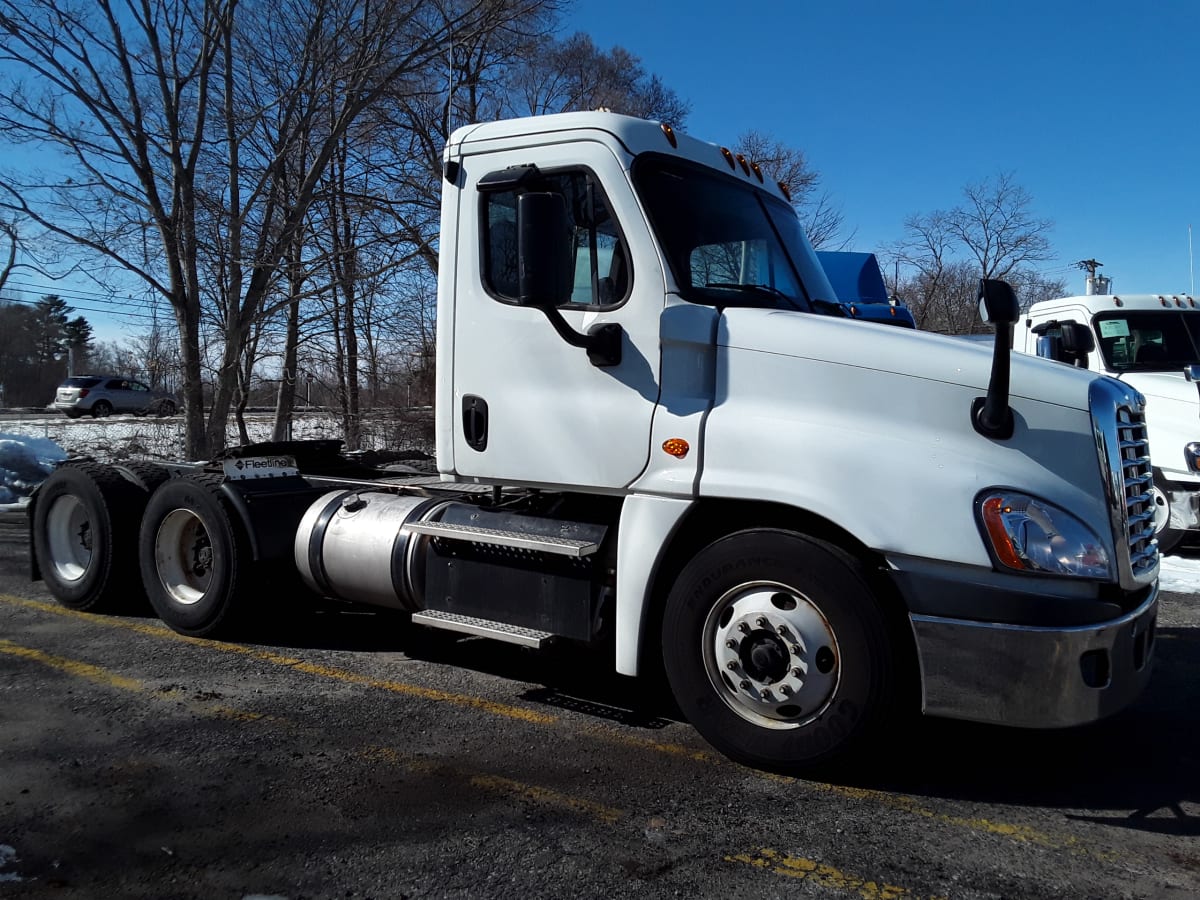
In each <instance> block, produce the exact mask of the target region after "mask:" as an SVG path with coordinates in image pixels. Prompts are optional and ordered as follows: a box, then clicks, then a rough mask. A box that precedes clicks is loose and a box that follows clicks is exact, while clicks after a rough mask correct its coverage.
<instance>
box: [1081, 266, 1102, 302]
mask: <svg viewBox="0 0 1200 900" xmlns="http://www.w3.org/2000/svg"><path fill="white" fill-rule="evenodd" d="M1102 265H1104V263H1102V262H1097V261H1096V260H1094V259H1081V260H1080V261H1079V262H1077V263H1075V268H1077V269H1083V270H1084V271H1085V272H1087V295H1088V296H1089V297H1090V296H1091V295H1092V294H1094V293H1095V292H1096V270H1097V269H1098V268H1100V267H1101V266H1102Z"/></svg>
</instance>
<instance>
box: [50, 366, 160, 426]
mask: <svg viewBox="0 0 1200 900" xmlns="http://www.w3.org/2000/svg"><path fill="white" fill-rule="evenodd" d="M51 405H52V406H53V407H54V408H55V409H60V410H62V411H63V412H64V413H65V414H66V416H67V418H68V419H78V418H79V417H80V416H82V415H83V414H84V413H91V414H92V415H93V416H95V417H96V418H97V419H101V418H104V417H105V416H108V415H112V414H113V413H115V412H131V413H135V414H137V415H139V416H141V415H146V414H148V413H149V414H153V415H157V416H173V415H175V408H176V403H175V397H174V396H173V395H172V394H169V393H167V392H166V391H156V390H153V389H152V388H150V387H148V386H147V385H145V384H143V383H142V382H140V381H135V380H134V379H132V378H124V377H121V376H117V375H73V376H72V377H70V378H68V379H67V380H66V381H64V382H63V383H62V384H60V385H59V386H58V392H57V393H56V394H55V395H54V403H53V404H51Z"/></svg>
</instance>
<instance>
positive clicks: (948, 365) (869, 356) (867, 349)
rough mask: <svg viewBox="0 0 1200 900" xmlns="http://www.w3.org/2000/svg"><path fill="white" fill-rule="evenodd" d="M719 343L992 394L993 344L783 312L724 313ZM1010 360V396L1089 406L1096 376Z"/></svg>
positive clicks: (1022, 358)
mask: <svg viewBox="0 0 1200 900" xmlns="http://www.w3.org/2000/svg"><path fill="white" fill-rule="evenodd" d="M717 344H718V345H721V346H726V347H730V348H736V349H742V350H753V351H758V352H762V353H773V354H780V355H783V356H791V357H796V358H799V359H814V360H820V361H823V362H829V363H833V364H836V365H844V366H853V367H856V368H866V369H874V370H877V371H881V372H891V373H894V374H896V375H899V376H905V377H908V378H924V379H929V380H931V381H939V382H944V383H947V384H957V385H962V386H964V387H969V388H973V389H975V390H977V391H979V392H980V394H981V395H982V394H984V393H986V391H987V386H988V380H989V377H990V375H991V367H992V348H991V345H990V344H988V345H980V344H976V343H973V342H970V341H964V340H960V339H958V338H952V337H947V336H945V335H940V334H931V333H929V332H924V331H911V330H909V329H906V328H883V327H880V326H879V325H878V324H877V323H872V322H863V321H857V320H854V319H841V318H834V317H829V316H821V315H813V314H809V313H799V312H789V311H785V310H766V309H726V310H725V311H724V313H723V314H722V316H721V320H720V323H719V325H718V329H717ZM1010 358H1011V363H1012V375H1011V380H1010V387H1009V391H1010V395H1011V397H1013V398H1026V399H1031V400H1033V399H1036V400H1040V401H1042V402H1046V403H1054V404H1057V405H1059V406H1067V407H1070V408H1072V409H1080V410H1086V409H1087V408H1088V385H1089V384H1090V383H1091V382H1092V380H1093V379H1094V378H1095V377H1096V376H1095V374H1094V373H1090V372H1087V371H1085V370H1083V369H1076V368H1072V367H1071V366H1066V365H1063V364H1062V363H1056V362H1051V361H1049V360H1045V359H1040V358H1038V357H1034V356H1026V355H1024V354H1021V353H1013V354H1011V355H1010ZM1139 390H1140V388H1139ZM1194 397H1195V389H1194V388H1193V398H1194Z"/></svg>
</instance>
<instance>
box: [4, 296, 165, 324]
mask: <svg viewBox="0 0 1200 900" xmlns="http://www.w3.org/2000/svg"><path fill="white" fill-rule="evenodd" d="M58 296H59V297H60V298H61V299H64V300H65V299H67V298H65V297H63V296H62V295H61V294H59V295H58ZM0 302H3V303H19V304H21V305H22V306H37V305H38V303H39V302H40V301H38V300H25V299H22V298H20V297H0ZM71 310H72V312H78V311H83V312H93V313H101V314H103V315H107V316H111V317H112V318H120V319H149V320H157V319H158V316H157V315H156V314H155V313H139V312H131V311H128V310H109V309H97V308H96V307H93V306H75V305H72V306H71Z"/></svg>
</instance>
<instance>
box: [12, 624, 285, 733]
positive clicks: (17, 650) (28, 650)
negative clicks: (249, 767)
mask: <svg viewBox="0 0 1200 900" xmlns="http://www.w3.org/2000/svg"><path fill="white" fill-rule="evenodd" d="M0 653H4V654H7V655H8V656H15V657H17V658H18V659H26V660H29V661H31V662H36V663H40V664H41V665H43V666H47V667H48V668H51V669H55V670H57V671H59V672H62V673H64V674H66V675H71V676H73V677H75V678H82V679H84V680H85V681H91V682H93V683H95V684H99V685H103V686H104V687H110V688H117V689H118V690H122V691H127V692H129V693H133V694H140V695H142V696H145V697H153V698H154V699H156V700H169V701H172V702H175V703H182V704H183V705H185V706H187V707H189V708H191V709H195V710H198V711H200V712H203V713H206V714H208V715H212V716H219V717H221V718H226V719H233V720H235V721H238V722H254V721H257V720H259V719H265V718H270V717H269V716H265V715H264V714H262V713H256V712H250V711H249V710H244V709H233V708H231V707H228V706H222V705H219V704H214V703H207V702H204V701H199V700H194V699H191V698H189V697H187V696H185V695H184V694H182V693H181V692H180V691H175V690H166V691H160V690H155V689H154V688H151V687H148V686H147V685H146V684H145V682H142V681H139V680H137V679H136V678H127V677H125V676H124V675H118V674H117V673H116V672H110V671H109V670H108V669H103V668H101V667H100V666H94V665H92V664H91V663H85V662H82V661H81V660H78V659H71V658H69V657H66V656H56V655H54V654H53V653H46V652H45V651H42V650H35V649H33V648H32V647H23V646H21V645H20V644H14V643H13V642H12V641H9V640H0Z"/></svg>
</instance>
